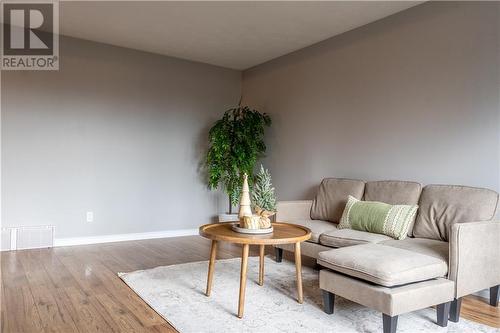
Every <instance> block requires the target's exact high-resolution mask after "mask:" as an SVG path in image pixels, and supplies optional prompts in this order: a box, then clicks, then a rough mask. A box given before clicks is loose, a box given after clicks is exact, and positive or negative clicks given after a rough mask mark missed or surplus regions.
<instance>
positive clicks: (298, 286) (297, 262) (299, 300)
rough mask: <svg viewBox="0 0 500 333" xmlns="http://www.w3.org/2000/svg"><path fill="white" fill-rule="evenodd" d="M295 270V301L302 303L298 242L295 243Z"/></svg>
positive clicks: (300, 259)
mask: <svg viewBox="0 0 500 333" xmlns="http://www.w3.org/2000/svg"><path fill="white" fill-rule="evenodd" d="M295 270H296V272H297V294H298V298H297V301H298V302H299V303H300V304H302V302H303V301H304V296H303V295H302V258H301V254H300V242H298V243H295Z"/></svg>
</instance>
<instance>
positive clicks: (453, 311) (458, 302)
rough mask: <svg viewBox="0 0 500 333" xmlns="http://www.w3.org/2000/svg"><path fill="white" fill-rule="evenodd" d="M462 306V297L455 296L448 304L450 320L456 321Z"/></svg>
mask: <svg viewBox="0 0 500 333" xmlns="http://www.w3.org/2000/svg"><path fill="white" fill-rule="evenodd" d="M461 306H462V298H455V299H454V300H453V301H452V302H451V305H450V320H451V321H452V322H454V323H458V320H459V319H460V307H461Z"/></svg>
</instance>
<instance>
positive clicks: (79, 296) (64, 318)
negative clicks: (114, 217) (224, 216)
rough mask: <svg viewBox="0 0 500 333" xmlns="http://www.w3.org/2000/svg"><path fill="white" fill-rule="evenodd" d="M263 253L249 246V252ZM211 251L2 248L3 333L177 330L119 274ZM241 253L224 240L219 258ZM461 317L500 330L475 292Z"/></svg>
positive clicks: (162, 246) (115, 246)
mask: <svg viewBox="0 0 500 333" xmlns="http://www.w3.org/2000/svg"><path fill="white" fill-rule="evenodd" d="M258 251H259V249H258V247H251V250H250V255H252V256H257V255H258ZM267 251H269V253H270V252H271V248H268V249H267ZM209 253H210V241H208V240H205V239H203V238H201V237H198V236H189V237H177V238H165V239H153V240H143V241H132V242H120V243H107V244H97V245H86V246H74V247H59V248H53V249H40V250H25V251H12V252H2V253H1V277H2V279H1V286H0V287H1V289H0V292H1V295H0V296H1V301H0V312H1V318H0V332H2V333H7V332H9V333H11V332H12V333H21V332H29V333H31V332H64V333H67V332H81V333H83V332H85V333H87V332H157V333H158V332H175V330H174V329H173V328H172V326H170V325H169V324H168V323H167V322H166V321H165V320H163V319H162V318H161V317H160V316H159V315H158V314H157V313H156V312H155V311H153V310H152V309H151V308H150V307H149V306H148V305H146V303H144V302H143V301H142V299H140V298H139V297H138V296H137V295H136V294H135V293H134V292H133V291H132V290H130V289H129V288H128V286H127V285H125V284H124V283H123V282H122V281H121V280H120V278H119V277H118V276H117V273H118V272H130V271H134V270H139V269H148V268H153V267H156V266H161V265H173V264H180V263H185V262H192V261H200V260H208V259H209ZM240 254H241V249H240V247H239V246H235V245H230V244H225V243H220V246H219V248H218V258H232V257H239V256H240ZM285 258H287V259H289V260H293V254H290V253H285ZM303 264H304V265H307V266H312V265H313V264H314V261H313V260H310V258H304V260H303ZM462 317H464V318H468V319H470V320H474V321H477V322H481V323H484V324H487V325H490V326H494V327H499V328H500V308H493V307H491V306H489V305H488V304H487V303H486V302H485V301H484V300H483V299H479V298H478V297H475V296H469V297H467V298H465V299H464V301H463V303H462Z"/></svg>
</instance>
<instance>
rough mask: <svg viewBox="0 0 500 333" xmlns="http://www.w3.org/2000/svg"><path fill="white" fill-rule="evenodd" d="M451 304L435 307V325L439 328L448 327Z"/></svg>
mask: <svg viewBox="0 0 500 333" xmlns="http://www.w3.org/2000/svg"><path fill="white" fill-rule="evenodd" d="M450 305H451V302H446V303H443V304H438V306H437V324H438V325H439V326H441V327H446V326H448V316H449V314H450Z"/></svg>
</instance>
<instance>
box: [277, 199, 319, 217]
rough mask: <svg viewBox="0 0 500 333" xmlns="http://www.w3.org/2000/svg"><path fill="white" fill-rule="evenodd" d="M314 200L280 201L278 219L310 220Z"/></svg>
mask: <svg viewBox="0 0 500 333" xmlns="http://www.w3.org/2000/svg"><path fill="white" fill-rule="evenodd" d="M311 206H312V200H297V201H278V204H277V205H276V211H277V212H276V221H279V222H287V221H290V220H310V219H311V214H310V212H311Z"/></svg>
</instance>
